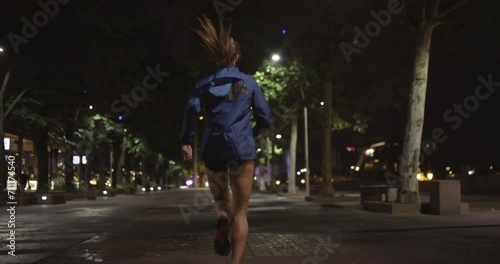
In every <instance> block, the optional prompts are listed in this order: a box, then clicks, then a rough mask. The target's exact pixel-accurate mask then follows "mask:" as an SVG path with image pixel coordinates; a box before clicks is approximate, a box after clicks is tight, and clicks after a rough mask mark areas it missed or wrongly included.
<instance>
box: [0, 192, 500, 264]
mask: <svg viewBox="0 0 500 264" xmlns="http://www.w3.org/2000/svg"><path fill="white" fill-rule="evenodd" d="M5 216H6V214H5ZM248 218H249V225H250V235H249V240H248V245H247V249H246V253H245V254H246V259H247V260H248V262H251V261H255V262H258V263H370V264H371V263H384V264H386V263H421V262H422V261H426V263H440V260H450V259H453V258H455V259H456V261H455V263H470V262H468V261H469V260H470V259H474V260H475V261H479V260H481V259H483V260H484V261H486V263H494V262H487V260H488V259H489V257H492V256H496V254H497V251H498V249H499V248H500V213H499V212H497V211H489V210H483V211H479V210H475V211H472V212H471V213H468V214H464V215H460V216H431V215H419V216H390V215H385V214H378V213H371V212H365V211H362V210H360V209H358V208H356V207H347V208H345V207H322V206H320V205H319V204H316V203H312V202H303V201H302V199H300V198H297V197H281V196H276V195H269V194H259V193H254V194H253V196H252V199H251V204H250V208H249V216H248ZM6 219H7V218H6V217H4V213H3V212H2V216H1V225H0V235H1V237H8V233H7V232H8V230H9V229H8V228H7V226H6V223H7V220H6ZM15 231H16V251H15V254H16V256H9V255H7V253H8V251H9V249H8V248H7V247H6V246H7V242H4V245H5V246H2V247H1V248H0V263H39V264H59V263H94V262H105V263H223V262H224V261H226V262H227V261H228V258H221V257H217V256H216V255H215V253H214V250H213V246H212V244H213V235H214V232H215V215H214V212H213V209H212V201H211V198H210V194H209V193H208V191H207V190H198V191H193V190H179V191H162V192H157V193H147V194H142V195H135V196H133V195H119V196H116V197H110V198H107V199H101V200H97V201H87V200H74V201H68V203H66V204H62V205H50V206H47V205H45V206H42V205H34V206H26V207H19V208H17V211H16V229H15ZM4 241H6V240H4ZM355 260H356V261H357V262H354V261H355ZM266 261H267V262H266ZM391 261H392V262H391ZM412 261H415V262H412ZM460 261H464V262H460Z"/></svg>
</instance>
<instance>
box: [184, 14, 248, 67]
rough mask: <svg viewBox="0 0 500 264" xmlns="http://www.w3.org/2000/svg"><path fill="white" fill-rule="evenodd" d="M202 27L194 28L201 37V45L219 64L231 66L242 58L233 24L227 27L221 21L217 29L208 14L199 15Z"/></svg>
mask: <svg viewBox="0 0 500 264" xmlns="http://www.w3.org/2000/svg"><path fill="white" fill-rule="evenodd" d="M197 19H198V22H199V23H200V26H201V27H200V28H199V29H197V28H192V29H191V30H192V31H194V32H195V33H196V34H197V35H198V36H199V37H200V39H201V45H202V46H203V47H204V48H205V50H207V52H208V53H209V54H210V57H211V58H212V59H213V60H214V61H215V63H216V64H217V66H230V65H233V64H235V63H236V62H237V61H238V60H239V58H240V48H239V45H238V43H237V42H236V41H234V39H233V38H232V37H231V30H232V26H229V27H225V26H224V24H223V22H222V21H219V30H218V32H217V30H216V29H215V27H214V25H213V23H212V21H210V19H208V18H207V17H206V16H204V15H203V16H202V17H198V18H197Z"/></svg>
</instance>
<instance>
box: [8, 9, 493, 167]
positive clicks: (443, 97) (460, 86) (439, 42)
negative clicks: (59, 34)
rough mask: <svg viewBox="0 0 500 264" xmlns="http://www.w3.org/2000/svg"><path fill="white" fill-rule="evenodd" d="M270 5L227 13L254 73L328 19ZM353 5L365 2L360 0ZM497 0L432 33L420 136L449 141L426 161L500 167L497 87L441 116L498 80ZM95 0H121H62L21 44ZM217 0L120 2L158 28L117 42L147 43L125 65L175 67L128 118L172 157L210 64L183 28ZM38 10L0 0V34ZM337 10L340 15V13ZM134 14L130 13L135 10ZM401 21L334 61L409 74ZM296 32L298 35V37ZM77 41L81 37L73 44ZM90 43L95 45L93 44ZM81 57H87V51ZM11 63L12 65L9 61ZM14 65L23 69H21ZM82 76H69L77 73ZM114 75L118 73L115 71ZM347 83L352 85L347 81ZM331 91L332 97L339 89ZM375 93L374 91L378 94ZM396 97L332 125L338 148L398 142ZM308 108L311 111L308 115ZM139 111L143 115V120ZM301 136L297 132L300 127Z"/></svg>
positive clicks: (69, 20)
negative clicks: (438, 134) (472, 105)
mask: <svg viewBox="0 0 500 264" xmlns="http://www.w3.org/2000/svg"><path fill="white" fill-rule="evenodd" d="M346 1H347V0H346ZM89 2H90V4H89ZM223 2H224V1H223ZM233 2H234V1H233ZM267 2H268V1H262V0H259V1H250V0H243V1H242V3H241V4H240V5H238V6H236V7H234V10H233V11H232V12H226V13H225V18H226V21H228V22H232V23H233V24H234V36H235V39H236V40H237V41H239V42H240V44H241V46H242V55H243V56H242V60H241V62H240V64H239V66H240V69H242V70H244V71H245V72H247V73H249V74H253V73H254V72H255V70H257V68H258V66H259V65H260V64H261V63H262V61H263V60H264V59H268V58H269V56H270V54H272V52H276V51H284V52H285V54H286V51H287V50H288V48H285V44H284V43H287V44H286V45H290V46H291V47H295V48H297V49H300V48H301V46H300V45H298V44H297V43H301V42H304V41H307V39H309V38H310V37H311V35H314V34H315V32H322V30H323V29H322V28H321V27H322V26H324V23H323V24H322V23H319V24H317V25H316V24H315V25H313V27H312V28H311V30H306V31H305V32H301V31H300V30H299V28H300V26H304V25H305V26H306V27H307V24H308V23H312V22H311V21H314V19H313V18H314V17H313V14H308V13H307V10H304V9H307V8H305V7H303V6H302V1H285V0H281V1H272V3H267ZM339 2H342V1H339ZM353 2H359V3H361V2H362V1H353ZM497 2H498V1H494V0H473V1H471V2H470V3H469V4H467V5H466V6H465V7H463V8H461V9H459V10H458V11H456V12H455V13H454V14H453V15H452V16H450V18H451V19H452V22H453V23H452V24H450V25H444V26H441V27H439V28H438V29H436V30H435V32H434V35H433V39H432V48H431V58H430V69H429V82H428V90H427V91H428V92H427V101H426V114H425V126H424V135H423V138H424V139H425V138H429V137H430V136H431V131H433V130H434V129H435V128H442V129H443V130H444V131H445V133H446V135H447V136H448V139H447V140H446V141H445V142H444V143H442V144H439V146H438V148H439V151H438V152H436V153H435V154H433V155H432V156H431V157H429V159H432V161H433V162H435V163H437V164H440V165H441V166H448V165H452V166H460V165H461V164H472V165H476V166H489V165H494V166H495V167H498V166H500V159H499V155H498V151H499V149H500V140H499V139H498V135H500V129H499V128H498V121H499V118H498V116H499V113H500V95H499V92H498V91H497V92H494V93H492V94H491V96H490V97H489V98H488V99H486V100H480V101H479V106H478V107H477V110H475V111H472V112H470V116H469V117H468V118H462V124H461V125H460V127H459V128H457V129H456V130H453V129H452V125H453V124H454V122H446V121H445V120H444V119H443V115H444V113H446V111H447V110H448V109H453V106H454V104H463V103H464V100H465V99H466V98H467V97H468V96H473V95H474V93H475V89H476V87H477V86H478V85H479V84H480V82H479V80H478V78H479V77H480V76H482V77H484V78H486V79H488V76H489V75H490V74H491V75H492V79H493V80H494V81H497V82H500V70H499V67H498V65H499V62H500V50H499V47H500V19H499V17H500V10H499V9H500V4H499V3H497ZM92 3H96V5H98V6H106V8H108V9H110V10H112V9H113V5H120V4H121V3H122V2H121V1H88V2H87V4H85V5H83V4H82V2H81V1H77V0H74V1H71V2H70V3H69V4H67V6H63V7H61V10H60V11H61V12H60V13H61V15H57V16H56V17H55V18H54V19H53V20H51V22H50V23H49V25H48V26H47V27H46V28H42V29H41V30H40V36H38V38H39V39H34V40H33V41H31V42H30V43H29V44H27V45H25V47H23V49H25V50H26V53H28V52H36V50H37V49H40V48H42V47H45V46H51V45H55V46H57V45H58V44H57V43H56V41H57V40H55V39H53V40H51V38H50V36H51V34H53V32H52V31H54V30H55V31H59V30H60V28H62V29H65V30H68V32H71V28H72V27H73V26H75V25H77V24H78V22H79V21H75V20H76V18H74V16H73V14H76V12H77V11H78V10H80V12H81V11H82V10H86V9H85V8H89V6H92ZM213 3H214V2H213V1H211V0H199V1H181V0H177V1H159V0H157V1H144V2H141V4H137V5H138V7H137V8H134V6H133V5H128V4H127V5H125V6H128V8H125V9H124V10H125V11H126V10H134V9H137V10H143V11H141V12H142V13H140V12H139V11H137V12H138V14H139V16H140V15H141V14H142V15H143V16H144V18H146V19H150V20H152V21H154V22H153V24H154V25H155V27H158V29H157V30H152V32H153V35H154V34H156V35H154V36H153V37H152V38H151V39H138V38H135V39H134V41H132V42H129V39H124V40H123V42H122V43H123V45H124V47H123V48H124V49H128V46H125V45H131V43H134V45H137V46H138V47H140V49H144V50H146V53H147V58H146V60H145V61H146V62H148V63H147V64H140V65H131V67H132V66H133V67H134V68H138V69H144V65H151V64H153V63H158V62H160V63H162V65H164V67H165V69H168V70H169V71H170V72H171V73H172V75H171V77H169V80H168V81H167V82H166V83H165V84H162V85H161V86H160V88H159V89H158V91H154V92H155V94H154V95H153V96H151V98H148V100H147V101H146V103H145V104H143V105H141V106H140V107H138V108H137V109H135V110H134V111H133V112H132V114H131V116H130V118H129V119H128V120H126V122H125V123H127V124H128V125H130V126H131V127H134V128H135V130H136V131H138V133H140V134H141V135H143V136H144V137H145V138H146V139H147V140H149V141H150V142H151V145H154V146H155V149H156V150H158V151H161V152H164V153H166V155H167V156H168V157H169V158H171V159H179V158H180V156H179V155H178V151H179V150H178V149H179V146H180V143H179V139H178V134H179V131H180V130H179V128H180V114H179V113H180V111H182V107H183V103H184V102H185V101H186V100H187V97H188V96H189V93H190V90H191V87H192V86H193V84H194V82H195V81H196V76H198V75H199V74H200V73H202V72H204V70H206V69H207V68H208V69H209V68H210V66H207V65H202V66H201V67H200V66H199V65H197V66H196V67H194V66H192V65H194V64H195V63H196V61H197V60H198V61H199V60H200V58H203V55H201V54H202V50H201V49H200V47H199V45H198V43H197V41H198V40H197V39H196V38H195V37H194V35H193V34H192V33H191V32H190V31H189V30H188V29H187V25H192V24H193V22H194V21H195V17H196V16H197V15H200V14H202V13H205V14H208V15H209V16H211V17H212V18H215V17H216V12H215V9H214V5H213ZM385 3H386V1H374V4H373V5H374V10H377V8H379V7H383V6H384V4H385ZM37 8H38V7H37V6H36V5H29V4H19V3H14V1H9V3H7V1H5V2H3V3H1V4H0V9H1V10H0V13H1V17H2V18H1V20H0V23H1V24H2V26H1V30H0V33H2V36H6V35H7V34H8V32H18V31H20V26H21V23H22V21H21V17H22V16H30V15H31V14H33V12H34V11H36V10H38V9H37ZM369 9H370V7H364V8H363V9H360V10H359V11H358V12H357V11H356V10H354V11H352V10H350V12H352V14H354V15H353V16H352V17H351V18H350V20H351V21H350V23H353V24H354V25H358V26H360V27H362V26H364V25H365V24H366V23H367V22H368V21H370V17H369V16H367V11H366V10H369ZM89 10H90V9H89ZM104 10H106V9H104ZM336 11H337V12H343V11H342V10H336ZM106 12H107V11H103V17H104V19H103V21H107V20H108V19H109V20H110V21H113V18H112V17H109V18H106V14H109V16H113V15H116V13H115V12H112V11H110V12H109V13H106ZM134 12H135V11H134ZM311 12H312V11H311ZM136 15H137V14H134V16H136ZM125 17H127V13H125ZM318 25H319V26H318ZM79 26H80V25H79ZM89 26H91V25H89ZM325 27H326V26H325ZM402 28H403V27H402V26H400V25H398V24H397V22H393V23H391V24H390V25H389V26H388V28H387V29H386V30H384V31H383V32H382V33H381V34H380V35H379V36H377V37H375V38H373V39H372V44H370V45H369V46H368V47H367V48H366V49H365V50H363V53H362V54H359V55H354V56H357V57H361V58H359V59H356V60H358V61H360V62H359V63H353V64H347V63H343V64H342V63H340V64H339V65H337V67H340V68H344V69H347V68H348V70H349V72H351V73H352V72H356V73H357V75H358V76H365V75H366V76H368V75H369V74H370V73H372V72H373V71H375V70H377V69H378V68H380V67H382V66H384V67H385V65H384V64H387V63H388V61H390V62H392V63H394V62H397V61H400V64H393V65H392V66H390V67H388V69H392V70H391V71H387V72H385V73H384V75H385V76H384V78H387V79H391V78H392V77H393V76H394V79H399V78H401V72H404V70H403V71H399V70H398V69H406V72H408V70H407V69H411V67H412V64H411V60H409V59H408V58H406V57H411V52H412V51H413V47H412V46H411V45H412V41H411V38H408V34H407V33H404V29H402ZM283 29H286V30H287V32H286V34H283V31H282V30H283ZM296 29H297V30H296ZM325 30H326V29H325ZM44 31H46V32H44ZM49 32H52V33H49ZM63 32H64V30H63ZM90 32H92V31H90ZM327 32H329V33H330V34H333V35H336V34H339V32H335V30H327ZM296 33H297V34H298V35H294V34H296ZM72 34H76V33H74V32H72V33H71V34H70V36H68V38H67V39H66V40H65V42H64V44H63V46H66V47H68V45H69V46H73V45H74V46H75V47H74V48H75V58H76V60H75V62H74V63H75V71H76V69H81V68H84V67H83V66H82V67H80V66H78V63H80V60H79V57H78V56H79V49H85V48H86V46H87V45H86V41H87V40H86V39H85V38H83V39H82V38H78V39H77V38H76V37H75V38H74V39H73V38H71V36H72ZM80 37H81V36H80ZM93 38H97V37H93V36H92V35H88V40H90V39H93ZM132 38H133V37H132ZM1 40H2V45H5V44H6V42H7V43H8V41H7V40H6V38H5V37H3V38H2V39H1ZM51 41H52V42H51ZM76 41H78V43H75V42H76ZM58 43H60V42H58ZM126 43H127V44H126ZM89 45H91V44H90V42H89ZM109 45H111V46H112V45H117V46H118V47H120V46H121V45H122V44H121V43H120V42H115V43H110V44H109ZM126 47H127V48H126ZM131 47H133V45H131ZM287 47H288V46H287ZM384 47H385V48H384ZM290 49H291V48H290ZM130 50H133V49H130ZM334 50H335V49H334ZM336 51H337V52H341V51H340V49H336ZM365 54H366V55H365ZM53 55H54V56H57V52H54V53H53ZM113 55H116V54H113ZM20 56H23V54H22V52H20ZM86 56H93V55H92V54H86ZM94 56H96V54H94ZM363 56H366V57H368V56H373V57H374V59H372V58H371V59H369V60H368V59H366V57H363ZM396 56H401V59H400V58H396ZM377 58H378V59H377ZM12 60H15V59H12ZM29 60H33V59H27V61H28V62H29ZM58 61H60V60H59V59H58V60H49V61H45V62H44V63H46V64H49V65H50V67H51V68H54V69H57V68H58V67H64V66H63V65H58V64H57V62H58ZM9 63H13V62H12V61H9ZM25 63H27V62H25ZM68 63H69V64H71V62H68ZM132 63H133V62H132ZM20 67H21V69H22V66H20ZM125 67H126V65H125ZM4 69H5V67H4V66H2V71H3V70H4ZM103 71H105V69H103ZM78 75H79V74H75V76H78ZM139 75H140V74H139ZM350 76H351V77H349V78H351V79H354V78H355V77H354V76H355V75H350ZM370 76H371V75H370ZM114 77H117V78H121V76H114ZM110 78H111V77H110ZM346 78H347V77H346ZM138 81H139V80H138ZM368 81H369V80H368ZM346 83H347V84H349V83H350V81H346ZM353 83H354V82H353ZM397 84H398V86H397V87H394V89H395V90H397V91H399V92H400V93H401V94H403V95H404V94H405V93H406V94H407V91H408V87H409V84H410V80H409V79H407V81H406V86H405V81H398V82H397ZM131 86H132V84H130V85H129V88H123V89H124V90H125V91H126V90H127V89H130V87H131ZM39 89H43V88H39ZM346 89H350V87H347V88H346ZM358 89H359V87H358ZM359 91H362V90H359ZM121 92H122V90H120V89H117V90H113V91H111V90H110V91H109V94H107V96H108V97H100V99H98V100H101V101H102V103H103V105H106V104H109V103H110V102H111V99H112V98H115V97H118V96H119V94H120V93H121ZM333 96H334V97H335V93H334V95H333ZM357 96H358V97H359V99H360V102H362V101H363V100H361V99H362V98H363V96H364V94H363V93H359V94H358V95H357ZM376 99H377V98H374V100H376ZM74 100H77V99H74ZM364 100H366V98H365V99H364ZM401 100H402V102H401V103H400V104H399V106H398V107H396V108H388V107H382V106H381V107H379V108H376V109H374V110H373V111H371V114H372V121H371V122H370V124H369V128H368V130H367V133H366V134H364V135H361V134H357V133H353V132H349V131H340V132H334V133H333V144H334V146H335V147H336V148H338V149H343V148H344V147H345V146H346V145H352V146H356V147H362V146H366V145H368V144H371V143H374V142H377V141H379V140H383V139H393V140H401V138H402V137H403V134H404V125H405V121H406V107H407V104H406V101H405V100H407V98H406V97H404V96H401ZM334 111H335V105H334ZM314 114H315V113H314V112H312V115H314ZM316 114H317V113H316ZM452 115H456V114H452ZM145 116H147V117H148V118H144V117H145ZM314 120H316V121H317V120H318V119H317V118H316V119H315V118H314V117H313V118H312V124H311V125H310V129H311V130H313V131H312V133H311V158H312V166H313V167H316V168H318V167H319V160H320V153H321V150H320V147H321V146H322V143H321V136H320V133H319V131H320V123H319V122H316V123H315V121H314ZM299 134H302V128H301V127H300V129H299ZM301 137H302V135H300V137H299V140H301ZM300 144H301V143H300ZM299 148H300V146H299ZM302 155H303V154H302V153H299V157H302ZM300 160H301V158H299V164H300ZM299 166H300V165H299Z"/></svg>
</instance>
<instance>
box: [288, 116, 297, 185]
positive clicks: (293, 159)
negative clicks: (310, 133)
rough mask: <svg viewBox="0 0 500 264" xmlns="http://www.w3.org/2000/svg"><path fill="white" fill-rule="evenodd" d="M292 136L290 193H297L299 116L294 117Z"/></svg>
mask: <svg viewBox="0 0 500 264" xmlns="http://www.w3.org/2000/svg"><path fill="white" fill-rule="evenodd" d="M291 121H292V122H291V123H292V126H291V129H292V131H291V138H290V166H289V167H288V193H297V188H296V186H295V178H296V171H297V169H296V165H297V134H298V122H297V117H296V116H294V117H292V120H291Z"/></svg>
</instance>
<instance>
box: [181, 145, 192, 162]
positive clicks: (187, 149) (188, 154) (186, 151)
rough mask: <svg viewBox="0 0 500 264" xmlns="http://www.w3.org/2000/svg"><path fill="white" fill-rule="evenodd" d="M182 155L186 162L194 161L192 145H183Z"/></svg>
mask: <svg viewBox="0 0 500 264" xmlns="http://www.w3.org/2000/svg"><path fill="white" fill-rule="evenodd" d="M181 154H182V158H183V159H184V160H192V159H193V149H192V148H191V145H182V148H181Z"/></svg>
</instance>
